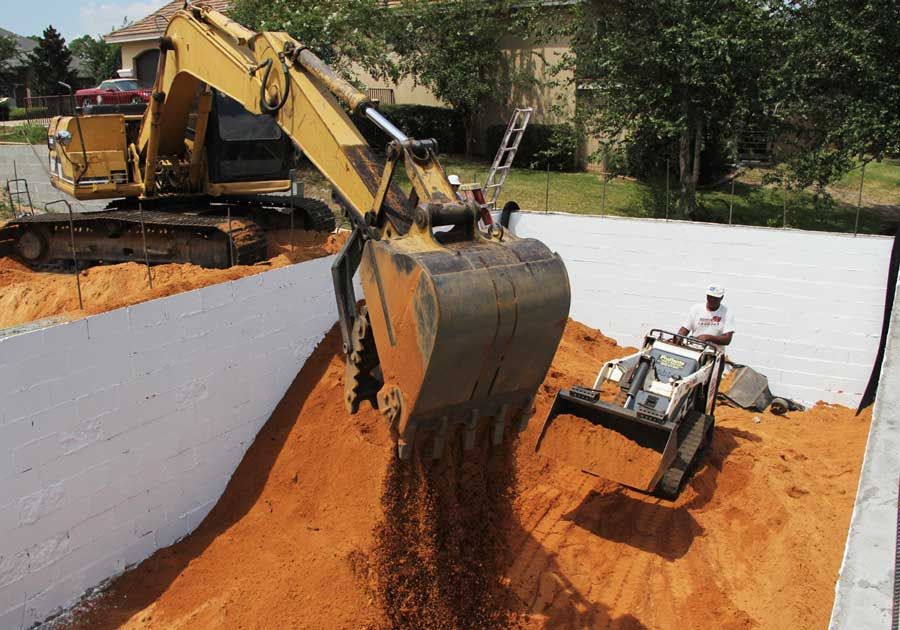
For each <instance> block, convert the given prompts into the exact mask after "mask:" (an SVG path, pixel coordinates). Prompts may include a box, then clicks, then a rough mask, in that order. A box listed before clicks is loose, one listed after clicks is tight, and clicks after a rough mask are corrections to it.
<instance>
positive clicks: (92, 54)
mask: <svg viewBox="0 0 900 630" xmlns="http://www.w3.org/2000/svg"><path fill="white" fill-rule="evenodd" d="M69 50H71V51H72V55H74V56H75V58H76V59H80V60H81V62H82V66H83V68H84V70H85V72H86V73H87V74H89V75H90V76H91V78H93V79H94V81H95V82H96V83H100V82H101V81H103V80H105V79H110V78H114V77H115V76H116V71H117V70H118V69H119V68H120V67H121V60H120V58H121V51H120V46H118V45H117V44H107V43H106V42H105V41H103V38H102V37H98V38H97V39H94V38H93V37H91V36H90V35H82V36H81V37H78V38H76V39H73V40H72V41H71V42H69Z"/></svg>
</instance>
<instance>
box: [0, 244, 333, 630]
mask: <svg viewBox="0 0 900 630" xmlns="http://www.w3.org/2000/svg"><path fill="white" fill-rule="evenodd" d="M331 260H332V259H331V258H323V259H318V260H312V261H309V262H304V263H300V264H297V265H293V266H290V267H284V268H280V269H275V270H272V271H269V272H266V273H262V274H259V275H257V276H252V277H248V278H244V279H241V280H236V281H233V282H227V283H224V284H218V285H214V286H209V287H206V288H203V289H199V290H196V291H190V292H188V293H182V294H180V295H175V296H172V297H168V298H163V299H159V300H153V301H150V302H145V303H142V304H138V305H135V306H132V307H129V308H126V309H120V310H116V311H111V312H108V313H104V314H101V315H96V316H92V317H88V318H86V319H82V320H79V321H75V322H71V323H66V324H61V325H56V326H52V327H49V328H45V329H42V330H34V331H31V332H25V333H22V334H18V335H14V336H8V337H5V338H0V401H2V404H0V628H2V629H3V630H6V629H10V628H21V627H24V628H28V627H29V626H31V625H32V624H33V623H35V622H39V621H41V620H43V619H45V618H47V616H49V615H52V614H53V613H54V612H55V611H57V610H58V609H59V608H60V607H65V606H67V605H69V604H71V603H72V602H73V600H74V599H75V598H76V597H78V596H79V595H80V594H82V593H83V592H84V591H85V590H86V589H89V588H91V587H94V586H96V585H97V584H99V583H101V582H102V581H103V580H105V579H106V578H109V577H111V576H114V575H116V574H118V573H120V572H122V571H123V570H125V568H126V567H128V566H130V565H134V564H135V563H138V562H140V561H141V560H143V559H144V558H146V557H147V556H149V555H150V554H151V553H152V552H153V551H154V550H156V549H159V548H161V547H165V546H168V545H171V544H172V543H173V542H175V541H176V540H178V539H179V538H182V537H184V536H185V535H187V534H188V533H189V532H191V531H192V530H193V529H194V528H195V527H196V526H197V525H198V524H199V523H200V522H201V521H202V519H203V518H204V517H205V516H206V514H207V513H208V512H209V511H210V509H211V508H212V506H213V505H214V504H215V502H216V501H217V499H218V498H219V496H220V495H221V493H222V491H223V490H224V488H225V485H226V483H227V482H228V479H229V478H230V476H231V474H232V473H233V471H234V470H235V468H236V466H237V464H238V463H239V462H240V460H241V458H242V457H243V455H244V452H245V451H246V449H247V448H248V446H249V445H250V444H251V442H252V441H253V439H254V436H255V435H256V432H257V431H258V429H259V428H260V427H261V426H262V424H263V423H264V422H265V421H266V419H267V418H268V417H269V415H270V414H271V412H272V411H273V409H274V407H275V405H276V404H277V403H278V401H279V400H280V399H281V397H282V396H283V394H284V392H285V391H286V389H287V387H288V386H289V385H290V383H291V381H292V380H293V378H294V376H295V375H296V374H297V372H298V370H299V368H300V367H301V366H302V365H303V363H304V361H305V360H306V359H307V357H308V356H309V355H310V354H311V352H312V350H313V348H314V347H315V346H316V344H317V343H318V342H319V341H320V340H321V338H322V337H323V335H324V333H325V332H326V331H327V330H328V329H329V328H330V327H331V326H332V324H333V323H334V322H335V321H336V308H335V304H334V296H333V292H332V288H331V275H330V272H329V267H330V264H331Z"/></svg>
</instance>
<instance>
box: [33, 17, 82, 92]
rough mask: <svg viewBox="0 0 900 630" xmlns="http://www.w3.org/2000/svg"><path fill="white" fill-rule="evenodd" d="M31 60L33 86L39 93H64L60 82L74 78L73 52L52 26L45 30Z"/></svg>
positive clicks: (67, 81) (70, 80) (66, 81)
mask: <svg viewBox="0 0 900 630" xmlns="http://www.w3.org/2000/svg"><path fill="white" fill-rule="evenodd" d="M29 61H30V62H31V69H32V72H33V75H32V87H33V88H34V89H35V91H36V92H37V93H38V94H41V95H44V96H47V95H51V94H62V93H64V92H65V90H64V88H63V87H62V86H60V85H59V82H60V81H63V82H65V83H69V84H71V83H72V81H73V79H74V74H73V72H72V70H71V69H70V65H71V63H72V53H71V51H69V49H68V48H67V47H66V40H65V39H64V38H63V36H62V35H60V34H59V31H57V30H56V29H55V28H53V27H52V26H48V27H47V28H46V29H45V30H44V35H43V37H41V38H40V39H39V40H38V45H37V46H36V47H35V48H34V50H32V51H31V55H30V59H29Z"/></svg>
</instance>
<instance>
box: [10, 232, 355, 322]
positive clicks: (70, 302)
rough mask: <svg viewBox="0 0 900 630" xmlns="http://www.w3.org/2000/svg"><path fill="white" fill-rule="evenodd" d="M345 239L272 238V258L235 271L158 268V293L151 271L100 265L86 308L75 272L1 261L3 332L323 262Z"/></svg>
mask: <svg viewBox="0 0 900 630" xmlns="http://www.w3.org/2000/svg"><path fill="white" fill-rule="evenodd" d="M345 239H346V236H345V235H344V234H320V233H316V232H304V231H301V230H297V231H295V232H294V234H293V235H291V233H290V230H277V231H275V232H270V233H269V251H268V252H267V254H268V259H267V260H265V261H263V262H260V263H257V264H255V265H236V266H234V267H231V268H230V269H204V268H203V267H199V266H197V265H190V264H166V265H154V266H153V267H152V268H151V274H152V280H153V288H152V289H151V288H150V287H149V285H148V281H147V267H146V266H144V265H142V264H139V263H121V264H117V265H100V266H94V267H90V268H89V269H86V270H84V271H82V272H81V274H80V276H81V293H82V298H83V303H84V309H83V310H82V309H80V308H79V307H78V293H77V290H76V287H75V276H74V274H72V273H60V272H36V271H32V270H31V269H29V268H28V267H26V266H25V265H24V264H22V263H21V262H19V261H17V260H15V259H13V258H8V257H2V258H0V329H3V328H8V327H12V326H19V325H22V324H25V323H28V322H32V321H36V320H40V319H46V318H54V319H61V320H66V319H77V318H79V317H83V316H85V315H93V314H96V313H103V312H105V311H111V310H113V309H116V308H121V307H123V306H128V305H130V304H136V303H138V302H144V301H146V300H152V299H155V298H160V297H165V296H167V295H174V294H176V293H181V292H184V291H190V290H191V289H198V288H200V287H205V286H208V285H211V284H217V283H219V282H226V281H228V280H237V279H238V278H243V277H245V276H252V275H255V274H258V273H262V272H264V271H268V270H270V269H275V268H278V267H284V266H285V265H290V264H293V263H297V262H302V261H304V260H311V259H313V258H321V257H323V256H328V255H330V254H335V253H337V252H338V251H339V250H340V247H341V245H342V243H343V241H344V240H345Z"/></svg>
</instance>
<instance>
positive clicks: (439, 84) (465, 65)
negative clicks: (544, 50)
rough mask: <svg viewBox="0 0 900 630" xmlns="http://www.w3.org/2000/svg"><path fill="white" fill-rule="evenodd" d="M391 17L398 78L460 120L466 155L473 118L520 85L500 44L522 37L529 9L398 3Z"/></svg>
mask: <svg viewBox="0 0 900 630" xmlns="http://www.w3.org/2000/svg"><path fill="white" fill-rule="evenodd" d="M393 11H394V13H395V17H394V19H393V20H391V26H392V29H391V31H390V44H391V49H392V50H393V52H394V53H395V54H396V55H397V64H398V68H399V71H400V73H401V75H404V76H410V77H412V78H413V79H414V80H415V81H416V82H417V83H419V84H421V85H424V86H425V87H427V88H428V89H429V90H431V92H432V93H433V94H434V95H435V96H436V97H437V98H439V99H441V100H442V101H445V102H446V103H448V104H449V105H450V106H451V107H453V108H454V109H455V110H457V111H458V112H459V113H460V114H461V115H462V117H463V121H464V123H465V130H466V154H467V155H468V154H470V153H471V149H472V145H473V129H474V128H475V124H476V121H477V118H478V114H479V112H480V111H482V110H483V108H484V106H485V105H487V104H488V103H490V102H498V101H499V102H500V103H504V102H505V101H506V100H507V99H508V95H509V94H510V89H511V87H512V85H513V84H518V83H523V82H525V81H526V79H525V78H524V77H522V76H517V75H516V74H515V73H514V72H511V65H510V64H509V63H508V61H507V59H506V58H505V57H504V54H503V48H502V46H501V42H502V40H503V39H504V38H505V37H507V36H510V35H514V36H519V37H527V36H528V33H529V32H530V26H531V24H532V19H533V16H534V11H535V8H534V7H530V6H528V5H527V3H522V2H511V1H509V0H447V1H444V2H420V1H417V0H403V1H402V4H401V5H400V6H399V7H398V8H396V9H393Z"/></svg>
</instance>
